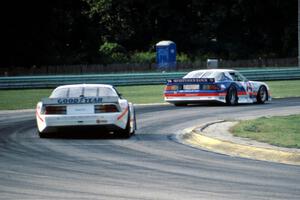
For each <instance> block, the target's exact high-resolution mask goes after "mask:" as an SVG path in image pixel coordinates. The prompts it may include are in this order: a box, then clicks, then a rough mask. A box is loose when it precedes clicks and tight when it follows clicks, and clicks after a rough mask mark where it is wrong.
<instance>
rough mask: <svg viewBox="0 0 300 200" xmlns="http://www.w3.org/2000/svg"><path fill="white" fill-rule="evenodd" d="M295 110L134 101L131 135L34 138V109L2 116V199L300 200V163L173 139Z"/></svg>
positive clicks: (295, 102)
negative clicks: (187, 131)
mask: <svg viewBox="0 0 300 200" xmlns="http://www.w3.org/2000/svg"><path fill="white" fill-rule="evenodd" d="M299 111H300V99H299V98H289V99H281V100H274V101H272V102H271V103H267V104H265V105H239V106H235V107H227V106H220V105H198V106H189V107H174V106H171V105H160V106H138V107H137V118H138V128H139V130H138V131H137V134H136V135H135V136H133V137H131V138H130V139H129V140H128V139H121V138H118V137H115V136H101V137H94V136H93V137H92V136H89V137H86V136H85V135H86V134H87V132H86V133H81V134H79V136H78V135H77V136H76V137H74V136H69V135H68V136H65V135H64V136H61V137H58V138H50V139H40V138H39V137H38V135H37V134H36V125H35V119H34V112H32V111H23V112H9V113H3V112H2V113H1V114H0V199H141V200H143V199H172V200H173V199H297V200H298V199H300V167H299V166H293V165H285V164H278V163H272V162H265V161H256V160H251V159H243V158H237V157H230V156H227V155H222V154H216V153H212V152H208V151H204V150H201V149H196V148H192V147H189V146H186V145H183V144H181V143H180V142H179V141H176V139H175V138H176V134H178V133H180V132H181V130H182V129H184V128H188V127H191V126H194V125H197V124H201V123H205V122H208V121H212V120H218V119H240V118H244V117H247V116H266V115H279V114H280V115H281V114H289V113H294V112H298V113H299Z"/></svg>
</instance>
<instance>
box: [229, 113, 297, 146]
mask: <svg viewBox="0 0 300 200" xmlns="http://www.w3.org/2000/svg"><path fill="white" fill-rule="evenodd" d="M299 130H300V115H290V116H285V117H271V118H266V117H261V118H258V119H255V120H247V121H242V122H240V123H239V124H237V125H235V126H234V127H232V129H231V132H232V133H233V135H235V136H239V137H246V138H251V139H254V140H257V141H261V142H266V143H269V144H272V145H276V146H281V147H293V148H300V131H299Z"/></svg>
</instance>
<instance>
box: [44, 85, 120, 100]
mask: <svg viewBox="0 0 300 200" xmlns="http://www.w3.org/2000/svg"><path fill="white" fill-rule="evenodd" d="M82 96H85V97H95V96H99V97H105V96H118V94H117V93H116V91H115V90H114V89H112V88H109V87H70V88H59V89H56V90H54V91H53V92H52V94H51V96H50V98H69V97H82Z"/></svg>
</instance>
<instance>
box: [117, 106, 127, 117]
mask: <svg viewBox="0 0 300 200" xmlns="http://www.w3.org/2000/svg"><path fill="white" fill-rule="evenodd" d="M127 112H128V107H126V109H125V110H124V111H123V112H122V113H121V115H119V117H118V118H117V119H118V120H120V119H122V117H124V115H125V114H126V113H127Z"/></svg>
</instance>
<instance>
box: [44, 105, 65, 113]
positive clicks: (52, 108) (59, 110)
mask: <svg viewBox="0 0 300 200" xmlns="http://www.w3.org/2000/svg"><path fill="white" fill-rule="evenodd" d="M66 113H67V107H66V106H46V107H45V114H46V115H58V114H60V115H65V114H66Z"/></svg>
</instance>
